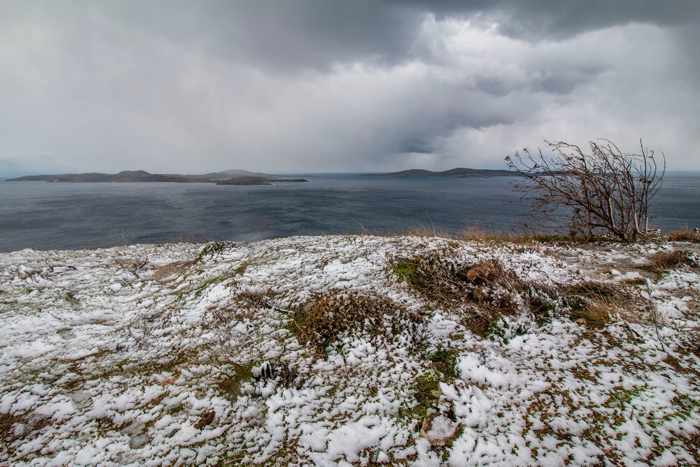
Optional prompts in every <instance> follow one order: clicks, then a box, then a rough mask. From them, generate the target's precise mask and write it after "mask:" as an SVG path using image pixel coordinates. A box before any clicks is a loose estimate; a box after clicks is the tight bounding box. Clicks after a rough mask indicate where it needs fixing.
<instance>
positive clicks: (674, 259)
mask: <svg viewBox="0 0 700 467" xmlns="http://www.w3.org/2000/svg"><path fill="white" fill-rule="evenodd" d="M680 266H696V264H695V261H693V256H692V254H691V253H690V252H689V251H686V250H673V251H661V252H659V253H656V254H654V255H653V256H651V257H650V258H649V259H648V262H647V265H646V266H645V268H644V269H646V270H648V271H651V272H656V273H661V272H664V271H670V270H671V269H676V268H678V267H680Z"/></svg>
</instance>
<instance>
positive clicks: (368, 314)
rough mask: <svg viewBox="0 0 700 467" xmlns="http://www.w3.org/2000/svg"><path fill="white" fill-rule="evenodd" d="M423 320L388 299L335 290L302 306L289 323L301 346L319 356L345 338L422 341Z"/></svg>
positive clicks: (318, 296)
mask: <svg viewBox="0 0 700 467" xmlns="http://www.w3.org/2000/svg"><path fill="white" fill-rule="evenodd" d="M421 320H422V316H421V315H420V314H418V313H412V312H409V311H408V310H407V309H406V308H405V307H404V306H402V305H399V304H397V303H394V302H393V301H391V300H389V299H388V298H385V297H380V296H376V295H372V294H367V293H360V292H349V291H343V290H332V291H330V292H327V293H323V294H319V295H316V296H314V297H313V298H311V299H310V300H309V301H307V302H306V303H304V304H303V305H302V306H300V307H299V308H298V309H297V310H296V311H295V312H294V314H293V316H292V319H291V321H290V323H289V329H290V331H291V332H292V333H293V334H294V335H296V337H297V339H298V340H299V342H300V343H301V344H303V345H309V346H311V347H312V348H314V349H315V350H316V352H317V353H319V354H324V353H325V351H326V348H327V347H328V346H329V345H331V344H333V343H334V342H336V341H337V340H338V339H339V338H340V337H341V336H343V335H348V334H351V335H358V334H362V335H366V336H369V337H370V338H373V339H376V338H380V339H387V340H391V339H393V338H394V337H396V336H399V335H401V334H403V333H407V334H408V336H409V337H410V338H412V339H418V338H419V336H418V327H417V325H418V323H420V321H421Z"/></svg>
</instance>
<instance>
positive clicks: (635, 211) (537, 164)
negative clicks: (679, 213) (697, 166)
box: [506, 140, 666, 242]
mask: <svg viewBox="0 0 700 467" xmlns="http://www.w3.org/2000/svg"><path fill="white" fill-rule="evenodd" d="M546 144H547V146H548V153H547V154H546V155H545V154H544V153H543V152H542V151H541V150H540V151H538V154H537V155H535V154H533V153H531V152H530V151H528V150H527V149H525V150H524V155H521V154H520V153H516V154H515V155H513V156H512V157H511V156H508V157H506V163H507V165H508V167H509V168H510V169H511V170H513V171H515V172H516V173H517V174H519V175H521V176H524V177H526V178H527V179H528V181H529V182H531V183H529V184H526V185H522V186H521V187H520V188H521V189H522V190H523V191H524V192H525V193H526V194H533V195H534V201H535V203H534V208H535V209H536V210H537V211H538V212H540V213H544V214H554V212H556V211H559V210H560V209H561V208H564V209H566V210H567V211H568V212H570V221H569V230H570V232H571V233H572V235H577V234H581V235H583V236H584V237H586V238H592V237H595V236H597V235H599V234H607V235H609V236H611V237H613V238H615V239H617V240H621V241H624V242H633V241H636V240H638V239H639V238H640V237H642V236H645V235H647V233H648V232H649V207H650V204H651V201H652V200H653V198H654V196H655V195H656V193H657V192H658V190H659V188H660V187H661V182H662V180H663V177H664V173H665V171H666V159H665V157H663V155H662V157H661V158H660V160H658V161H657V158H656V156H655V154H654V151H652V150H649V149H648V148H646V147H644V145H643V144H641V142H640V146H641V152H640V153H639V154H629V153H624V152H623V151H622V150H621V149H620V148H619V147H618V146H617V145H615V143H613V142H611V141H607V140H601V141H598V142H596V141H591V142H590V143H589V144H590V149H591V152H590V153H589V154H586V153H584V151H583V149H581V148H580V147H579V146H576V145H575V144H569V143H566V142H556V143H552V142H549V141H547V142H546Z"/></svg>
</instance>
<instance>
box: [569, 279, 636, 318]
mask: <svg viewBox="0 0 700 467" xmlns="http://www.w3.org/2000/svg"><path fill="white" fill-rule="evenodd" d="M560 293H561V295H562V296H563V297H564V303H565V304H566V305H567V306H568V307H569V309H570V311H571V318H572V319H575V320H576V321H578V322H580V323H583V324H587V325H589V326H591V327H597V328H600V327H604V326H605V325H607V324H608V323H610V321H611V320H612V319H613V317H614V316H615V315H617V314H618V313H619V311H620V310H621V309H622V308H623V307H624V306H626V305H629V304H630V303H631V302H632V301H633V299H634V296H633V295H632V294H631V293H630V292H629V290H627V289H626V288H624V287H622V286H619V285H617V284H611V283H605V282H596V281H586V282H580V283H578V284H573V285H570V286H566V287H563V288H562V289H561V290H560Z"/></svg>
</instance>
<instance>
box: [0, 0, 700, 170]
mask: <svg viewBox="0 0 700 467" xmlns="http://www.w3.org/2000/svg"><path fill="white" fill-rule="evenodd" d="M0 10H2V15H0V102H2V104H3V106H2V113H0V134H1V135H2V139H1V140H0V175H3V172H4V173H5V174H10V173H13V174H16V173H24V172H37V171H72V170H81V171H82V170H104V171H113V170H123V169H136V168H139V169H146V170H152V171H161V172H163V171H189V172H204V171H209V170H218V169H228V168H247V169H251V170H266V171H275V172H305V171H334V170H363V171H365V170H393V169H401V168H407V167H424V168H436V169H437V168H450V167H454V166H468V167H495V168H498V167H502V161H503V157H504V156H505V155H506V154H509V153H511V152H513V151H514V150H516V149H518V148H521V147H523V146H530V147H532V146H537V145H538V144H541V142H542V140H543V139H545V138H548V139H566V140H569V141H573V142H578V143H584V142H585V141H586V140H588V139H591V138H597V137H605V138H611V139H614V140H616V141H618V142H620V143H622V144H623V145H625V146H630V147H634V145H636V144H638V140H639V138H640V137H642V138H644V140H645V142H646V143H648V144H649V145H651V146H652V147H654V148H656V149H658V150H662V151H664V152H665V153H666V154H667V157H668V159H669V163H670V167H671V168H672V169H700V123H698V120H697V115H699V114H700V85H699V84H698V83H699V82H700V54H698V52H697V47H696V44H697V41H698V40H700V33H699V32H698V31H700V2H697V1H694V0H688V1H682V0H678V1H669V2H656V1H654V2H652V1H643V0H618V1H615V2H610V1H589V2H580V1H575V0H569V1H535V0H524V1H522V0H520V1H516V0H512V1H506V0H501V1H485V0H482V1H477V0H475V1H430V2H428V1H417V0H415V1H410V0H406V1H385V2H379V1H370V0H359V1H353V2H329V1H324V0H297V1H293V2H281V1H255V2H252V1H223V0H221V1H219V0H216V1H200V2H190V1H184V0H171V1H148V2H142V1H116V0H115V1H101V2H94V1H73V2H68V1H45V2H41V1H34V2H23V1H0Z"/></svg>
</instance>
